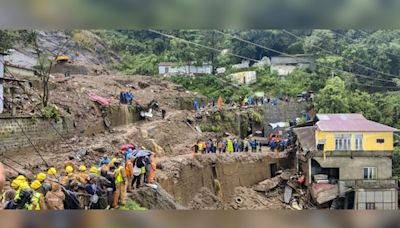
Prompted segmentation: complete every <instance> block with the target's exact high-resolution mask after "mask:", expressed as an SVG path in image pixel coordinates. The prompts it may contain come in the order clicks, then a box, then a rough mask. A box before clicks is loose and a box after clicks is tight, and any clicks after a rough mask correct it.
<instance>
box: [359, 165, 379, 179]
mask: <svg viewBox="0 0 400 228" xmlns="http://www.w3.org/2000/svg"><path fill="white" fill-rule="evenodd" d="M366 170H367V178H366V177H365V176H366V175H365V171H366ZM374 170H375V172H373V171H374ZM377 179H378V168H377V167H372V166H369V167H364V168H363V180H377Z"/></svg>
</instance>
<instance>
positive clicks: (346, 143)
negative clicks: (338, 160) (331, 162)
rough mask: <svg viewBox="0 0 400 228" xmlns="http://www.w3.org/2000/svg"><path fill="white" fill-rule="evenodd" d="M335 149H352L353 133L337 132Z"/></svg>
mask: <svg viewBox="0 0 400 228" xmlns="http://www.w3.org/2000/svg"><path fill="white" fill-rule="evenodd" d="M335 150H351V134H336V135H335Z"/></svg>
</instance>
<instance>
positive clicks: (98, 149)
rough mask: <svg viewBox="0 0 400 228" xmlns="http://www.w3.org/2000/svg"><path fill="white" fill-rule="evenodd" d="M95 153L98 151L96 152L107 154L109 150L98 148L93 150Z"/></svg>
mask: <svg viewBox="0 0 400 228" xmlns="http://www.w3.org/2000/svg"><path fill="white" fill-rule="evenodd" d="M93 150H94V151H96V152H100V153H105V152H107V149H106V148H105V147H103V146H102V147H97V148H94V149H93Z"/></svg>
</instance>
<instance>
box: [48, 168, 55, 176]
mask: <svg viewBox="0 0 400 228" xmlns="http://www.w3.org/2000/svg"><path fill="white" fill-rule="evenodd" d="M47 174H49V175H53V176H54V175H56V174H57V170H56V168H54V167H51V168H50V169H49V170H48V171H47Z"/></svg>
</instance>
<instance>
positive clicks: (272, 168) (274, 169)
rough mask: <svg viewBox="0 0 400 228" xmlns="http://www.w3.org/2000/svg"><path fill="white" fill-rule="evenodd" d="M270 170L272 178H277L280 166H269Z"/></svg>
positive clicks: (273, 164)
mask: <svg viewBox="0 0 400 228" xmlns="http://www.w3.org/2000/svg"><path fill="white" fill-rule="evenodd" d="M269 170H271V178H272V177H275V176H276V172H278V165H277V164H276V163H272V164H270V165H269Z"/></svg>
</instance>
